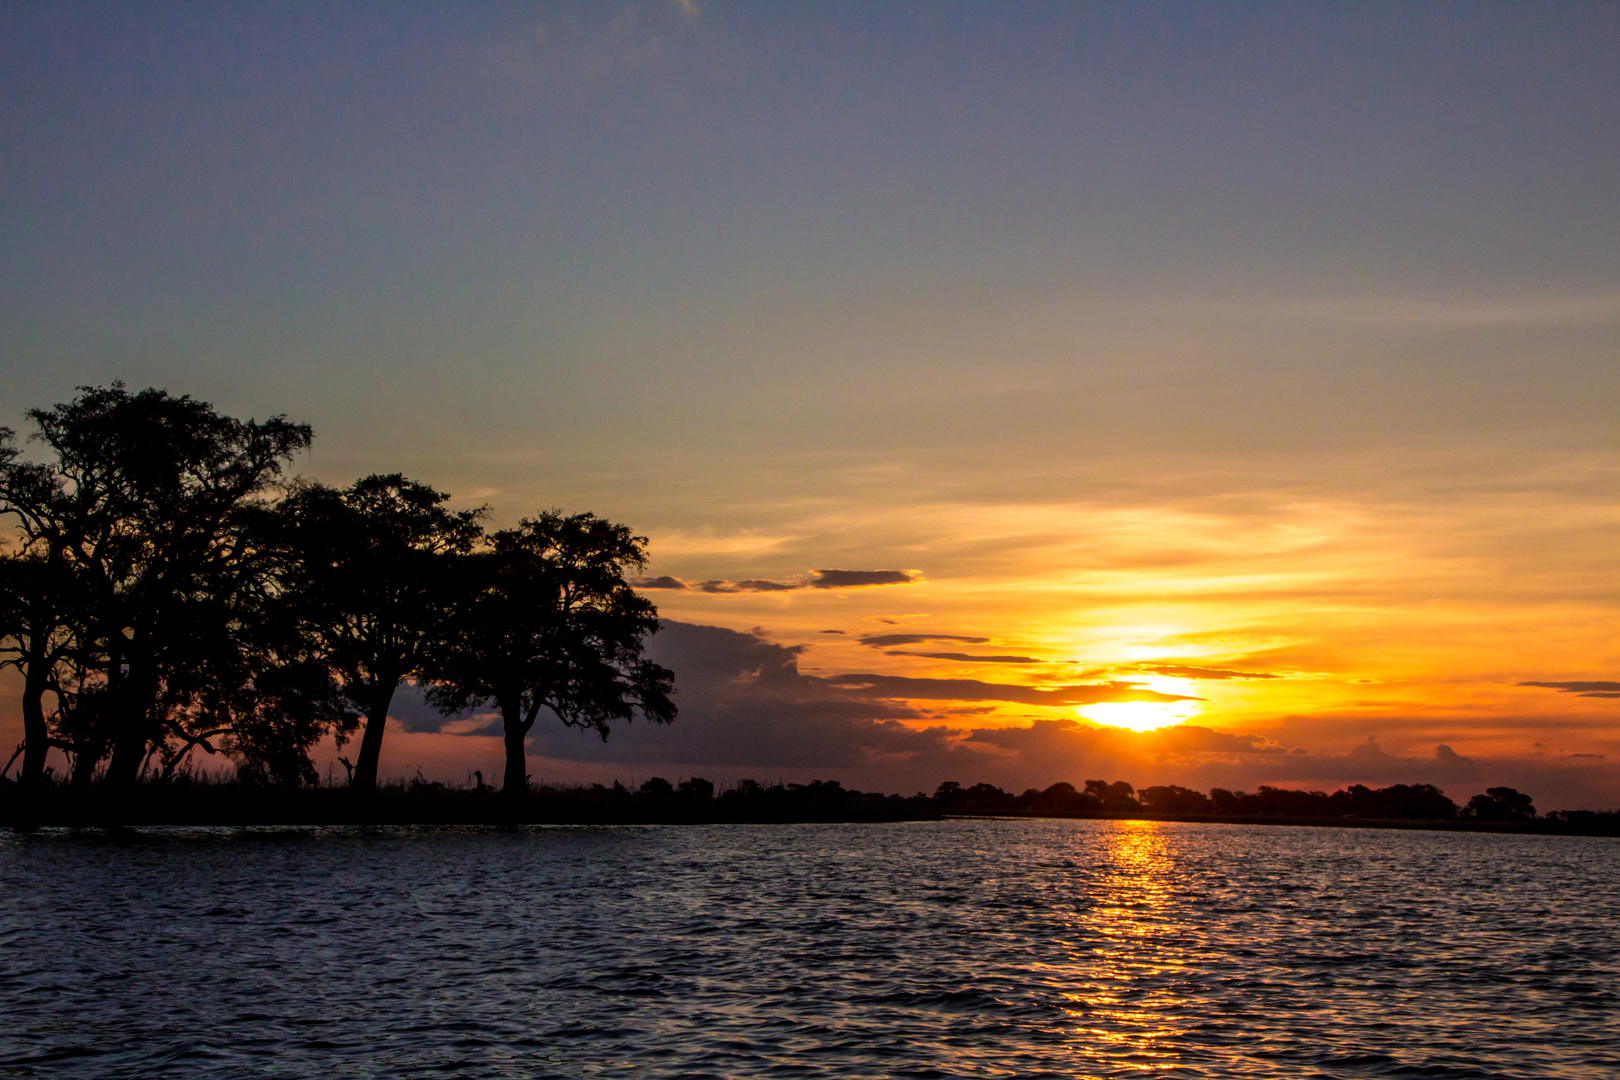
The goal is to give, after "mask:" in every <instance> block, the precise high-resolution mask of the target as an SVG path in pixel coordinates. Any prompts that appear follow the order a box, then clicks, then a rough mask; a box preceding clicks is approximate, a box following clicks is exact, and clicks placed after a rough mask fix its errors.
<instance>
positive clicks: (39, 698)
mask: <svg viewBox="0 0 1620 1080" xmlns="http://www.w3.org/2000/svg"><path fill="white" fill-rule="evenodd" d="M44 653H45V650H44V649H42V648H32V649H29V650H28V671H27V673H26V674H25V675H24V678H23V700H22V714H23V764H22V774H21V775H20V776H19V778H18V779H19V780H21V782H22V788H23V790H24V791H32V790H33V789H34V788H36V787H38V786H39V784H40V783H41V782H42V781H43V780H44V779H45V755H46V753H48V752H49V751H50V748H51V744H50V733H49V732H47V731H46V730H45V684H46V675H47V672H46V670H45V656H44Z"/></svg>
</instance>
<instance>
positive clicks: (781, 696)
mask: <svg viewBox="0 0 1620 1080" xmlns="http://www.w3.org/2000/svg"><path fill="white" fill-rule="evenodd" d="M806 648H807V647H806V646H803V645H781V644H777V643H775V642H773V641H771V640H770V639H769V638H768V637H767V636H766V635H765V634H764V632H762V631H759V630H755V631H753V632H751V633H742V632H739V631H735V630H727V629H723V628H721V627H715V626H698V625H693V624H689V623H680V622H674V621H667V620H666V621H665V622H664V623H663V624H662V630H661V632H660V633H658V634H656V635H654V636H653V637H652V638H650V639H649V641H648V654H649V656H650V657H651V658H652V659H654V660H656V661H658V662H659V663H661V664H664V665H666V666H668V667H670V668H671V669H673V670H674V671H675V673H676V702H677V704H678V705H679V706H680V716H679V717H678V718H677V719H676V721H675V723H674V724H673V725H669V726H660V725H652V724H647V723H646V722H644V721H641V720H638V721H635V722H632V723H630V724H628V725H620V726H617V727H615V728H614V730H613V733H612V737H611V738H610V739H609V740H608V741H607V742H605V743H604V742H603V741H602V740H601V739H599V738H598V737H597V736H596V735H594V734H593V733H590V732H581V731H577V730H574V729H570V728H564V727H563V726H562V725H561V724H560V723H558V722H557V720H556V718H555V717H551V716H546V717H544V718H543V719H542V720H541V723H540V725H539V726H538V727H537V728H536V729H535V732H534V735H533V737H532V738H531V740H530V752H531V754H533V755H535V757H536V759H537V760H536V762H535V767H536V769H556V770H558V771H566V770H568V769H576V768H577V769H599V770H603V771H604V775H605V774H607V772H608V771H611V772H612V774H613V775H622V777H623V778H624V779H626V780H634V779H635V778H636V777H637V776H640V777H642V778H645V777H646V776H648V775H652V774H654V773H657V774H662V775H665V776H670V777H675V776H678V775H682V774H684V775H693V774H694V773H695V774H696V775H700V776H707V777H709V778H710V779H714V780H726V779H739V778H741V777H744V776H753V777H755V778H756V779H761V780H771V779H779V778H785V779H789V780H796V781H802V780H808V779H810V778H812V777H824V778H829V779H839V780H841V781H842V782H844V783H845V784H846V785H848V786H852V787H860V788H863V789H866V790H872V789H881V790H884V791H904V792H911V791H917V790H928V791H931V790H933V788H934V786H935V785H937V784H938V783H940V782H941V781H943V780H957V781H960V782H966V783H977V782H979V781H985V782H988V783H992V784H997V785H999V786H1001V787H1003V788H1006V789H1008V790H1013V791H1022V790H1024V789H1025V788H1028V787H1045V786H1047V785H1049V784H1052V783H1055V782H1057V781H1059V780H1065V781H1068V782H1070V783H1074V784H1077V785H1078V784H1081V783H1084V782H1085V781H1086V780H1090V779H1108V780H1128V781H1130V782H1131V783H1133V784H1135V785H1137V786H1138V787H1145V786H1147V785H1150V784H1160V783H1176V784H1185V785H1186V786H1188V787H1193V788H1198V789H1199V790H1208V789H1209V788H1211V787H1225V788H1231V789H1233V790H1239V789H1242V790H1248V791H1252V790H1254V789H1255V787H1256V786H1258V785H1260V784H1274V785H1278V786H1287V787H1296V786H1297V787H1306V788H1310V789H1315V790H1327V791H1332V790H1335V789H1336V788H1337V787H1342V786H1344V785H1347V784H1352V783H1366V784H1373V785H1386V784H1392V783H1435V784H1439V785H1440V786H1441V787H1442V788H1444V789H1445V790H1446V791H1447V793H1448V794H1450V795H1451V796H1452V798H1454V799H1456V800H1457V801H1459V802H1465V801H1466V800H1467V799H1468V798H1469V796H1471V795H1474V794H1476V793H1478V792H1480V791H1483V790H1484V789H1485V788H1486V787H1489V786H1493V785H1496V784H1505V785H1507V786H1509V787H1515V788H1518V789H1519V790H1521V791H1526V792H1529V793H1531V794H1532V795H1533V796H1534V797H1535V798H1536V802H1537V806H1538V807H1540V808H1541V809H1542V810H1554V809H1580V808H1587V809H1592V808H1600V809H1601V808H1609V807H1611V806H1613V805H1614V804H1615V803H1616V801H1617V800H1616V798H1615V792H1616V791H1617V790H1620V785H1617V778H1620V770H1617V767H1616V765H1615V764H1613V763H1612V762H1607V761H1604V760H1603V759H1601V758H1599V757H1596V756H1580V757H1578V758H1577V756H1576V755H1568V754H1566V755H1564V756H1561V757H1554V756H1552V755H1550V754H1549V755H1547V756H1545V757H1540V758H1501V759H1485V758H1479V759H1475V758H1471V757H1466V756H1464V755H1462V754H1459V753H1457V752H1456V751H1455V750H1453V749H1452V748H1451V747H1450V746H1448V745H1446V744H1443V743H1442V744H1440V745H1438V746H1436V747H1435V748H1434V751H1433V754H1432V756H1430V755H1427V754H1423V755H1409V754H1408V753H1406V752H1405V751H1398V752H1392V751H1390V750H1388V749H1386V748H1385V747H1384V746H1383V745H1380V743H1379V741H1378V737H1377V735H1367V734H1366V729H1365V728H1361V729H1360V730H1361V734H1358V735H1357V738H1358V739H1360V740H1361V741H1360V742H1359V743H1358V744H1352V745H1351V746H1350V747H1349V748H1348V749H1338V750H1333V751H1329V750H1326V749H1321V750H1315V751H1308V750H1306V749H1305V748H1304V747H1301V746H1297V745H1290V744H1285V743H1283V742H1280V741H1278V740H1277V738H1274V737H1271V736H1269V735H1266V734H1256V733H1246V732H1230V731H1217V730H1214V729H1212V728H1206V727H1200V726H1197V725H1194V724H1183V725H1176V726H1172V727H1167V728H1161V729H1159V730H1158V731H1150V732H1141V733H1138V732H1132V731H1126V730H1123V729H1119V728H1109V727H1103V726H1100V725H1094V724H1087V723H1083V722H1081V721H1079V720H1077V719H1070V718H1055V719H1046V718H1036V717H1030V718H1028V719H1027V720H1024V721H1009V720H1008V718H1006V717H1005V715H1004V714H1001V709H1002V708H1004V707H1005V706H1001V707H1000V708H996V709H995V712H996V713H997V714H1001V715H997V716H996V717H994V718H992V717H991V716H988V715H984V714H985V713H986V712H987V711H988V710H990V709H991V706H990V705H988V704H977V705H976V704H970V703H973V702H979V703H1005V702H1014V703H1021V704H1027V705H1071V704H1091V703H1095V702H1099V701H1131V700H1136V701H1141V700H1148V701H1166V700H1168V701H1174V700H1181V699H1180V698H1178V697H1176V696H1175V695H1168V694H1157V693H1155V692H1153V691H1151V690H1146V689H1144V688H1142V687H1139V686H1136V685H1134V684H1131V683H1129V682H1125V681H1115V682H1107V683H1098V684H1076V685H1068V686H1060V687H1055V688H1050V689H1039V688H1034V687H1022V686H1011V685H1004V684H996V683H989V682H982V681H978V680H972V679H906V678H899V677H895V676H876V675H865V674H851V675H837V676H831V677H818V676H815V675H809V674H805V673H804V672H801V671H800V670H799V663H800V660H801V658H802V657H803V655H804V653H805V650H806ZM1557 689H1562V688H1561V687H1559V688H1557ZM932 702H938V703H939V705H938V706H937V707H925V706H926V705H927V703H932ZM392 715H393V717H394V718H395V720H396V721H397V722H399V723H400V724H402V725H404V726H405V727H406V728H407V729H408V730H411V731H441V730H444V729H445V727H446V725H449V724H454V727H453V728H452V729H451V730H455V731H459V732H461V733H463V734H484V735H489V734H496V733H498V731H499V721H498V720H496V719H494V718H492V717H489V716H488V714H487V713H483V714H477V715H475V714H470V713H469V714H464V715H463V716H462V717H453V718H445V717H441V716H439V715H438V713H437V712H436V711H435V710H433V709H432V708H431V707H430V706H428V705H427V703H426V702H425V701H423V700H422V697H421V694H420V692H419V691H417V690H416V689H415V688H414V687H410V686H402V687H401V688H400V692H399V694H398V695H397V696H396V698H395V707H394V709H393V710H392ZM947 717H949V718H951V719H952V721H953V723H954V724H955V725H963V724H966V725H980V726H971V727H963V726H951V727H947V726H944V723H943V721H944V720H945V719H946V718H947ZM981 717H982V718H981ZM458 720H459V721H461V722H459V723H458V722H457V721H458ZM481 720H487V721H488V722H486V723H483V724H482V726H478V721H481ZM469 721H470V722H469ZM1359 722H1360V721H1359V720H1358V719H1356V718H1353V717H1343V718H1338V717H1332V718H1326V720H1324V723H1325V724H1327V725H1328V726H1326V727H1323V728H1322V730H1321V734H1322V735H1324V736H1327V735H1329V733H1330V732H1331V733H1332V734H1333V735H1336V736H1337V738H1339V739H1342V738H1343V737H1344V735H1345V734H1346V733H1347V732H1348V731H1350V730H1354V728H1353V727H1352V725H1355V724H1357V723H1359ZM997 724H999V725H1005V726H982V725H997ZM469 728H471V729H472V730H468V729H469ZM1389 731H1390V732H1391V733H1394V732H1397V731H1398V728H1390V729H1389ZM1277 734H1279V735H1280V734H1281V732H1278V733H1277ZM1299 734H1303V732H1296V733H1294V734H1293V736H1291V737H1295V738H1297V736H1298V735H1299ZM491 743H492V744H493V745H495V746H496V747H498V742H495V740H491ZM1338 745H1339V746H1341V747H1342V746H1343V745H1344V744H1343V743H1342V742H1341V743H1339V744H1338ZM548 763H549V764H548Z"/></svg>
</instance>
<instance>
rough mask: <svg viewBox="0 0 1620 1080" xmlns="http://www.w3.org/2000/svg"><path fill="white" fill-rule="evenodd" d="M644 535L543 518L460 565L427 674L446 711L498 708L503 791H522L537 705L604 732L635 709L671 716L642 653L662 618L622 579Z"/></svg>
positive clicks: (668, 676) (636, 564)
mask: <svg viewBox="0 0 1620 1080" xmlns="http://www.w3.org/2000/svg"><path fill="white" fill-rule="evenodd" d="M646 561H647V556H646V539H645V538H644V537H639V536H633V535H632V534H631V532H630V530H629V529H628V528H627V527H625V526H623V525H615V524H613V523H611V522H608V521H604V520H603V519H601V518H598V517H596V516H594V515H592V514H576V515H573V516H570V517H564V516H563V515H561V514H560V513H557V512H555V511H550V512H547V513H543V514H541V515H540V516H539V517H536V518H530V519H525V520H523V521H522V522H520V523H519V525H518V527H517V528H515V529H505V530H502V531H500V532H497V533H495V534H494V535H493V536H491V537H490V542H489V547H488V549H487V550H486V551H484V552H481V553H479V554H478V555H475V556H472V557H470V558H469V559H467V560H465V562H464V564H463V565H464V566H465V567H466V570H465V572H464V575H463V576H464V580H465V585H464V586H463V589H462V599H461V601H460V602H459V603H458V604H457V606H456V609H455V616H454V619H453V621H452V622H451V623H450V624H449V625H448V629H449V631H450V632H449V634H448V635H447V637H446V644H445V648H444V649H443V651H442V652H441V655H440V657H439V660H438V663H436V664H435V665H433V666H432V668H431V669H430V670H429V671H428V675H429V677H430V678H431V679H432V680H433V684H434V685H433V687H432V689H431V690H430V691H429V695H428V696H429V699H430V700H431V701H432V702H433V703H434V704H436V705H437V706H438V707H439V708H440V709H442V710H444V711H445V712H456V711H460V710H462V709H467V708H471V707H474V706H477V705H481V704H485V703H490V702H493V703H494V705H495V707H496V709H497V710H499V712H500V714H501V723H502V726H503V732H504V736H505V743H506V775H505V779H504V781H503V785H502V791H503V793H504V794H505V795H507V796H509V797H516V796H519V795H522V794H524V793H526V792H527V791H528V773H527V767H526V755H525V749H524V746H525V742H526V740H527V739H528V735H529V732H530V731H531V730H532V729H533V727H534V725H535V721H536V720H537V719H538V718H539V716H540V711H541V710H542V709H550V710H551V712H553V713H554V714H555V715H556V716H557V718H558V719H560V720H561V721H562V722H563V723H564V724H566V725H568V726H570V727H582V728H590V729H593V730H595V731H597V732H598V733H600V734H601V736H602V738H603V739H604V740H606V739H607V737H608V731H609V729H610V726H611V724H612V723H613V722H614V721H616V720H630V719H632V718H633V717H634V716H635V715H636V713H638V712H639V713H641V714H642V715H644V716H646V717H647V718H648V719H650V720H652V721H653V722H654V723H660V724H667V723H670V722H671V721H673V720H674V719H675V705H674V703H673V702H672V701H671V700H670V693H671V691H672V689H673V686H674V675H673V674H672V673H671V672H670V671H669V670H668V669H666V668H663V667H660V666H659V665H657V664H655V663H653V662H652V661H650V660H648V659H646V658H645V657H644V656H643V644H644V641H645V639H646V637H647V636H648V635H649V634H653V633H655V632H657V630H658V611H657V609H655V608H654V607H653V605H652V603H651V602H649V601H648V600H646V599H645V598H643V597H641V596H639V595H638V594H637V593H636V592H635V591H634V590H633V589H631V588H630V586H629V585H628V584H627V583H626V582H625V579H624V574H625V571H626V570H627V569H630V568H636V569H639V568H641V567H643V566H645V565H646Z"/></svg>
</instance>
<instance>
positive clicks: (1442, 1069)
mask: <svg viewBox="0 0 1620 1080" xmlns="http://www.w3.org/2000/svg"><path fill="white" fill-rule="evenodd" d="M1617 871H1620V841H1617V840H1613V839H1603V838H1584V837H1544V836H1502V835H1482V834H1447V833H1423V832H1396V831H1372V830H1356V829H1333V828H1276V827H1273V828H1266V827H1247V826H1228V825H1187V824H1159V823H1149V822H1098V821H948V822H937V823H918V824H899V825H895V824H884V825H771V826H697V827H668V828H663V827H612V828H535V829H529V830H524V831H521V832H497V831H448V830H399V831H360V830H343V829H334V830H303V831H296V832H293V831H283V832H276V831H267V832H258V833H249V832H242V831H237V830H183V829H176V830H152V831H147V832H144V833H142V834H141V836H140V837H138V838H137V839H134V840H128V841H121V842H117V843H113V842H108V841H105V840H100V841H98V840H95V839H93V838H86V837H83V836H80V837H74V836H70V835H68V834H65V833H54V834H53V833H44V834H36V835H34V836H30V837H19V836H16V835H11V834H5V833H0V946H3V948H4V954H3V956H4V960H3V964H4V968H3V974H0V1018H3V1019H0V1075H3V1076H63V1077H67V1076H71V1077H135V1076H166V1077H171V1076H172V1077H188V1076H198V1077H202V1076H207V1077H217V1076H244V1077H245V1076H254V1077H276V1076H286V1077H306V1076H362V1077H370V1076H378V1077H382V1076H388V1077H394V1076H419V1077H501V1076H513V1077H517V1076H521V1077H550V1076H555V1077H581V1076H636V1077H666V1076H668V1077H674V1076H681V1077H708V1076H713V1077H732V1076H735V1077H753V1076H829V1077H954V1076H963V1077H967V1076H1017V1077H1039V1076H1052V1077H1060V1076H1061V1077H1105V1076H1131V1077H1160V1076H1163V1077H1251V1076H1252V1077H1268V1078H1270V1077H1371V1076H1402V1077H1446V1078H1457V1077H1492V1078H1503V1077H1594V1078H1595V1077H1603V1078H1605V1080H1607V1078H1612V1077H1615V1076H1620V884H1617V883H1620V873H1617Z"/></svg>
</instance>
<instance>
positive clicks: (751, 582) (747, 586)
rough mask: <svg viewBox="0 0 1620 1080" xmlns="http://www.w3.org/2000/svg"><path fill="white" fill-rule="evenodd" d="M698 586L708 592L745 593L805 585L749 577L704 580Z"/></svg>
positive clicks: (778, 590)
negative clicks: (728, 579) (732, 579)
mask: <svg viewBox="0 0 1620 1080" xmlns="http://www.w3.org/2000/svg"><path fill="white" fill-rule="evenodd" d="M696 588H697V589H698V591H700V592H706V593H722V594H723V593H744V592H791V591H792V590H794V589H802V588H804V586H803V585H801V584H799V583H798V582H794V581H769V580H766V579H764V578H748V579H747V580H745V581H724V580H715V581H704V582H700V583H699V584H698V585H697V586H696Z"/></svg>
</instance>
